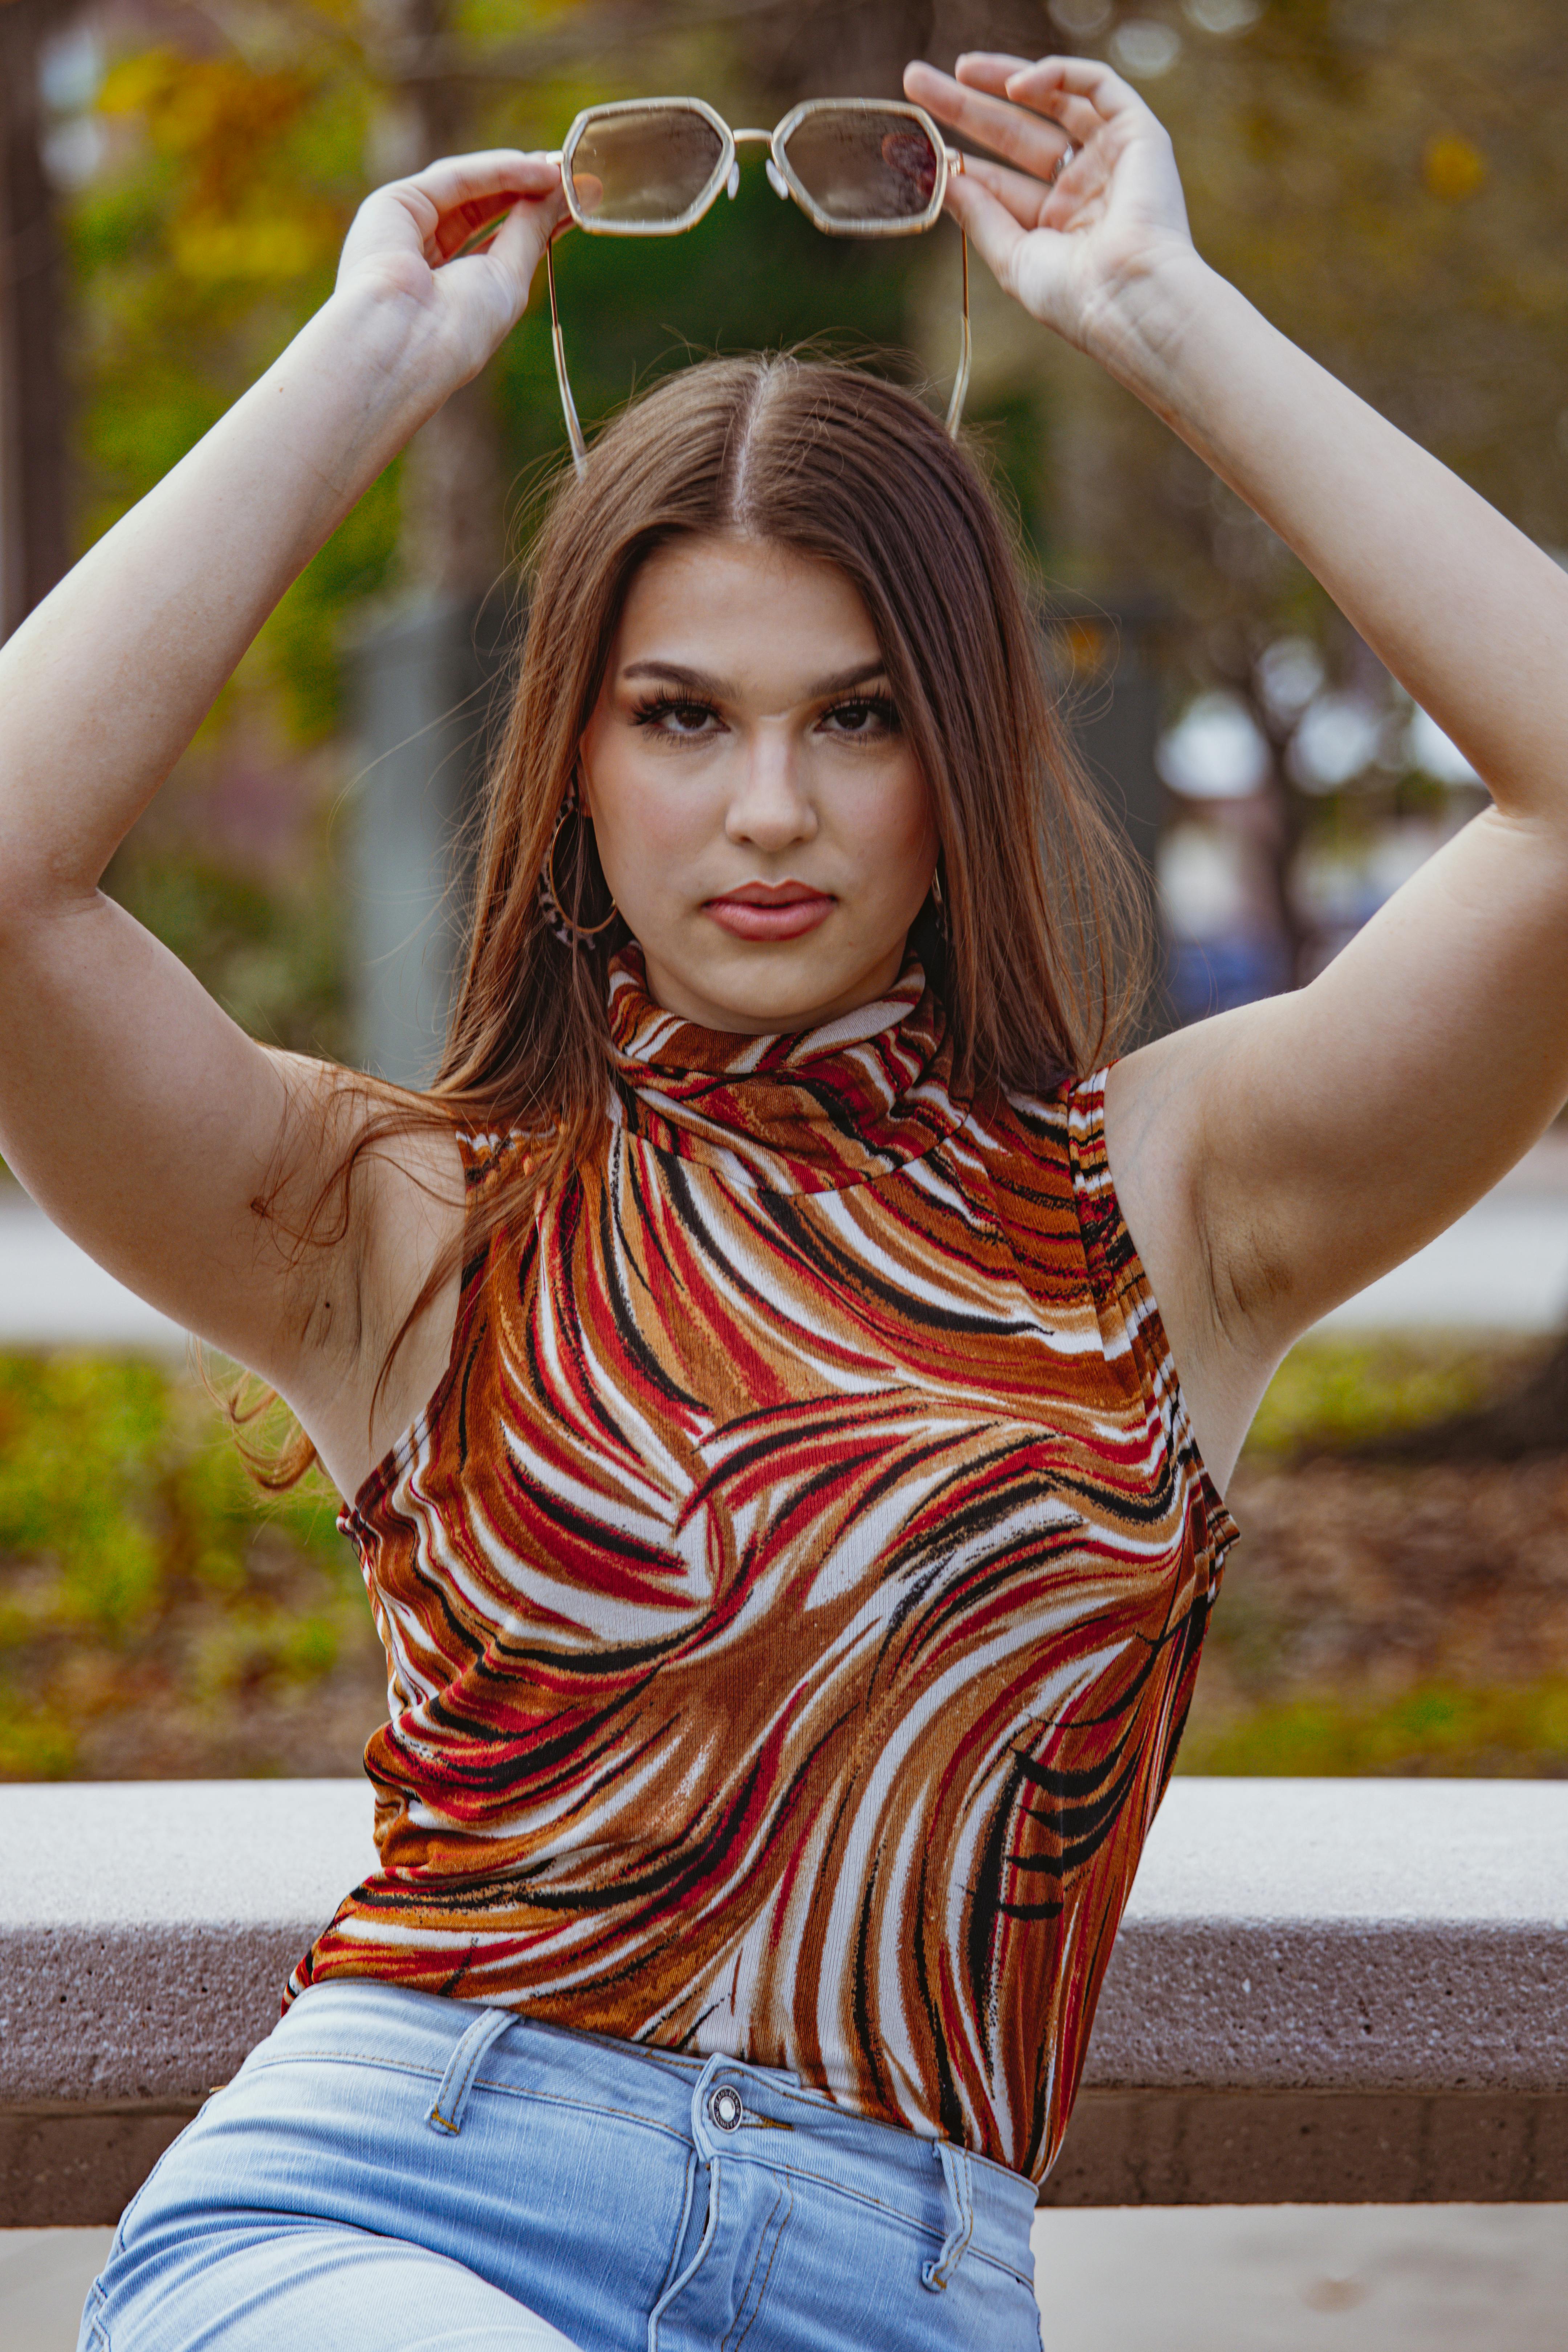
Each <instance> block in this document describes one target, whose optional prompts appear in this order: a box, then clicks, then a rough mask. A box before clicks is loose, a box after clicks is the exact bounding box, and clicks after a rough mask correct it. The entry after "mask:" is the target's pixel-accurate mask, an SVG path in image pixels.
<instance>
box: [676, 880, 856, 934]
mask: <svg viewBox="0 0 1568 2352" xmlns="http://www.w3.org/2000/svg"><path fill="white" fill-rule="evenodd" d="M835 903H836V902H835V900H834V899H832V898H829V897H828V895H827V893H826V891H823V890H814V889H813V888H812V887H811V885H810V884H809V883H808V882H742V883H740V884H738V885H737V887H735V888H734V889H733V890H726V891H724V892H723V893H722V894H721V896H720V897H719V898H710V899H708V900H707V901H706V903H705V905H704V908H703V912H704V913H705V914H708V915H710V916H711V917H712V919H713V920H714V921H715V922H716V923H717V924H718V925H719V926H720V927H721V929H723V930H726V931H729V932H731V934H732V935H733V936H734V937H735V938H736V939H740V940H795V939H800V938H801V937H802V936H803V935H804V934H805V932H807V931H814V930H816V927H817V925H818V924H819V923H822V922H826V919H827V918H828V916H829V915H830V914H831V913H832V912H833V908H834V906H835Z"/></svg>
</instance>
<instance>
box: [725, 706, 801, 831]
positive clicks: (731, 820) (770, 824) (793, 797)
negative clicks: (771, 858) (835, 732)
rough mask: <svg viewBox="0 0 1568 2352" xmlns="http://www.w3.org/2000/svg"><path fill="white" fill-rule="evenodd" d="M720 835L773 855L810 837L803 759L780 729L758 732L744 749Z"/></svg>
mask: <svg viewBox="0 0 1568 2352" xmlns="http://www.w3.org/2000/svg"><path fill="white" fill-rule="evenodd" d="M724 831H725V834H726V835H727V836H728V837H729V839H730V840H731V841H736V842H742V841H743V842H749V843H750V844H751V845H752V848H753V849H760V850H763V851H766V852H774V853H776V852H777V851H780V850H784V849H790V848H793V847H794V846H795V844H796V843H797V842H802V841H810V840H812V839H814V838H815V836H816V804H815V803H814V802H813V800H812V797H811V793H810V789H809V780H808V778H807V776H806V773H805V758H804V754H803V752H802V751H801V748H800V746H799V745H798V744H796V743H795V741H793V740H792V739H791V737H790V736H789V735H788V734H787V733H786V732H785V731H784V730H782V729H781V730H777V731H776V732H775V731H774V730H773V729H771V728H769V729H761V730H758V732H757V734H756V735H755V736H754V737H753V738H752V742H751V743H750V744H749V745H748V747H747V751H746V758H745V762H744V765H743V767H742V771H741V774H740V777H739V779H738V781H737V784H736V789H735V791H734V793H733V794H732V795H731V801H730V806H729V810H728V812H727V814H726V815H725V819H724Z"/></svg>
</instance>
